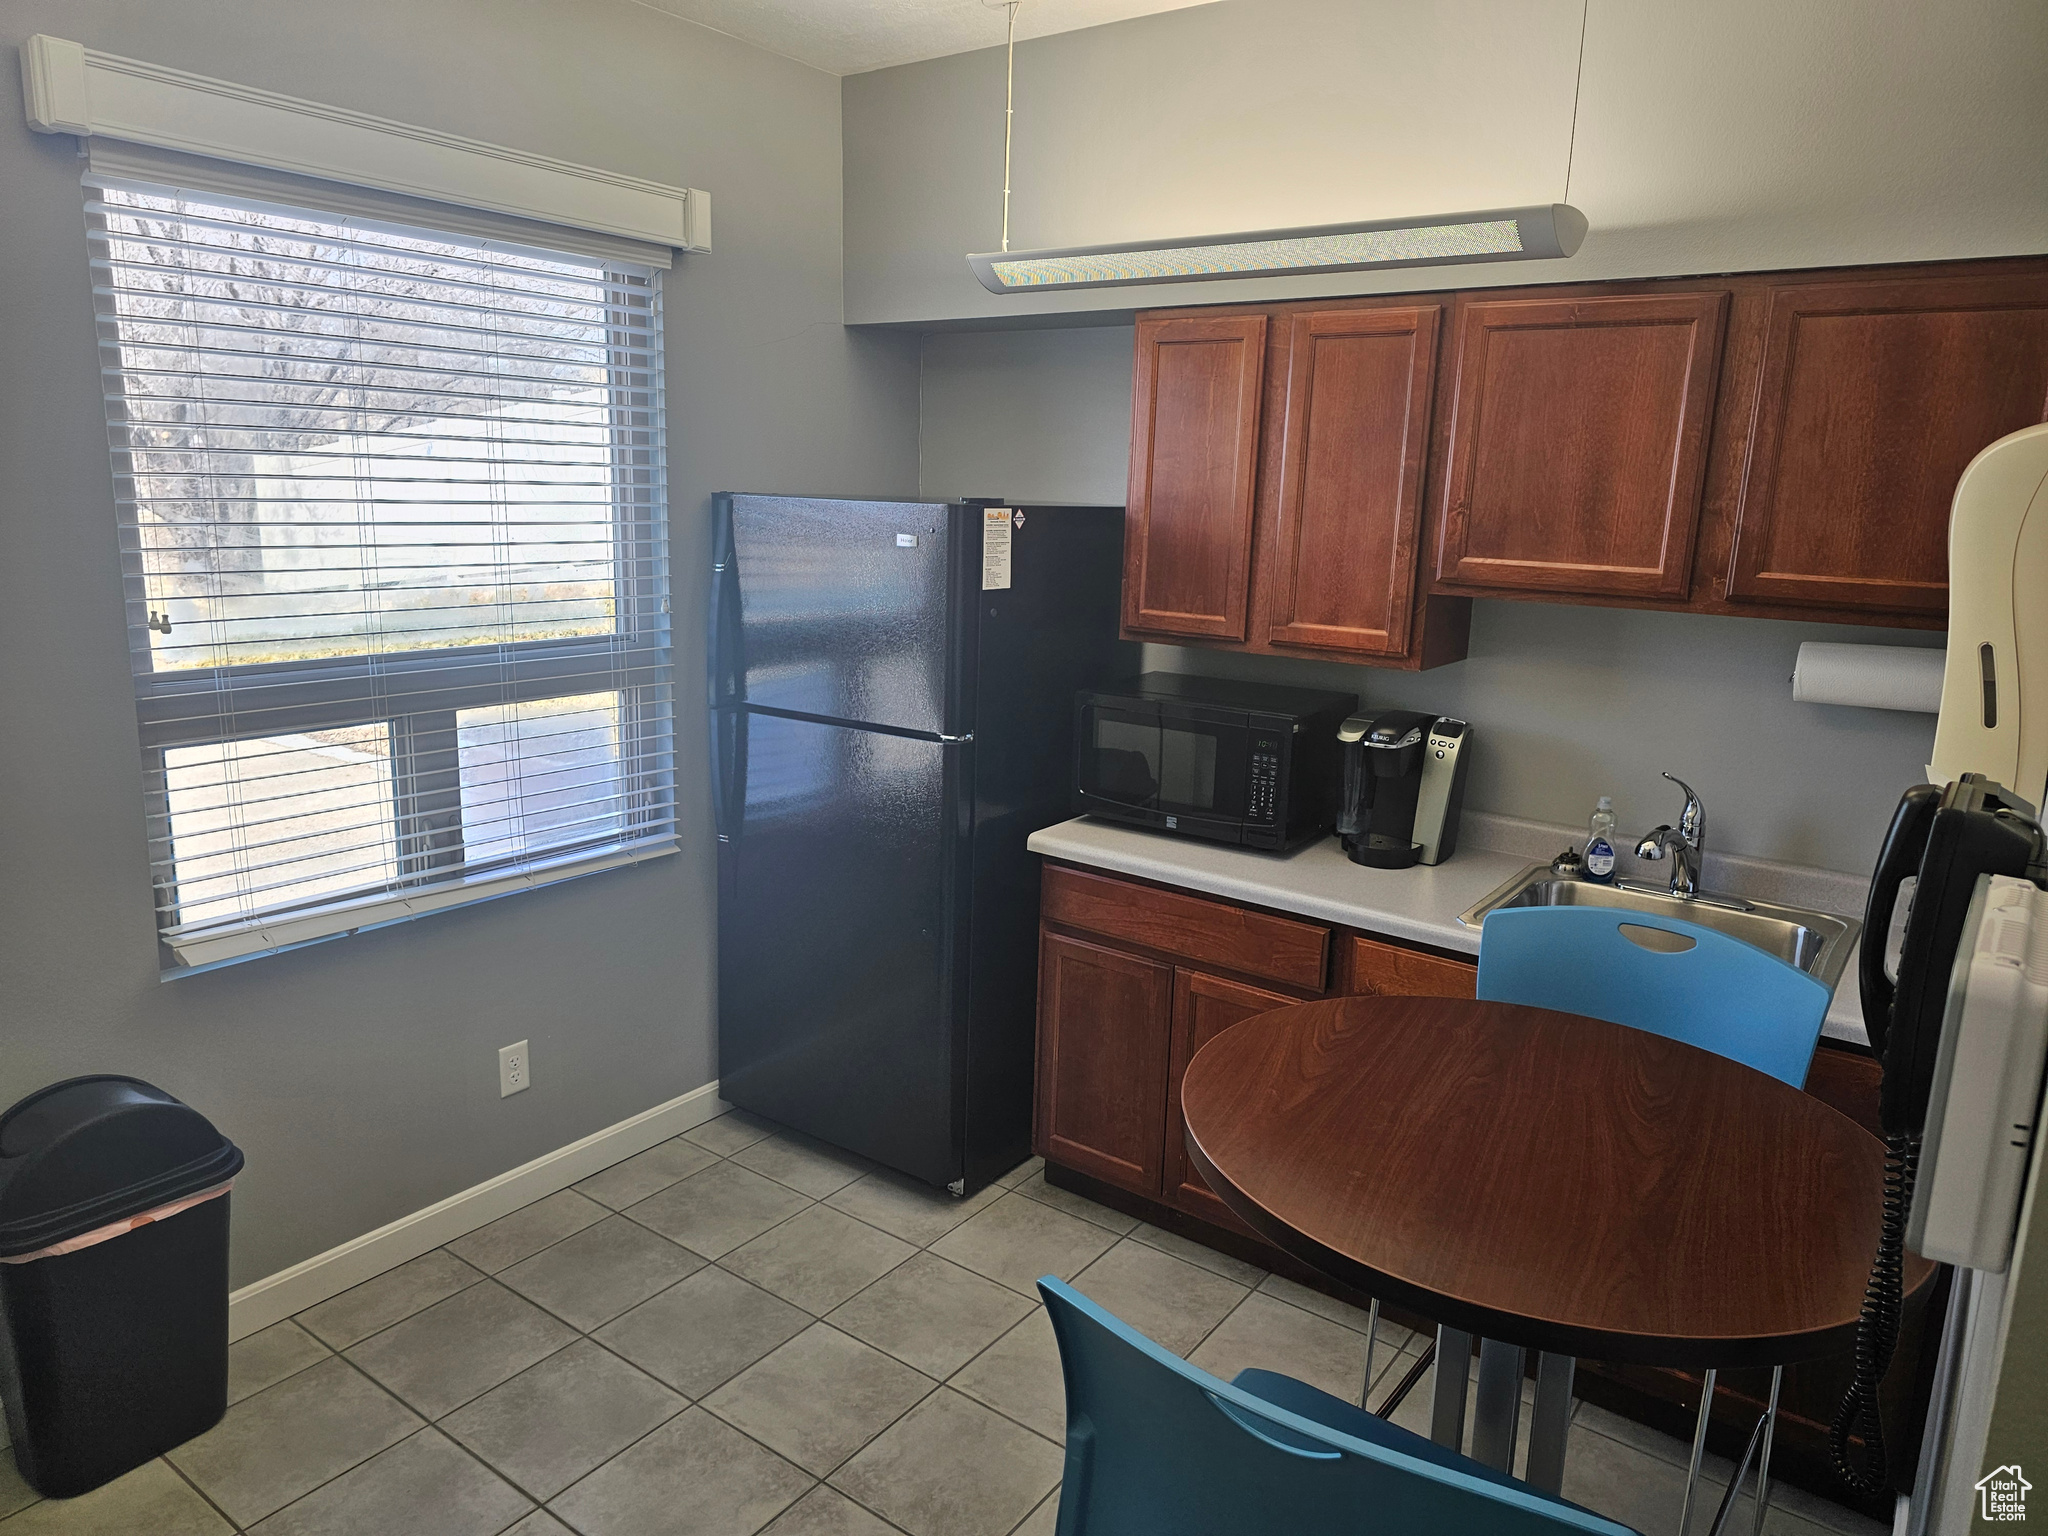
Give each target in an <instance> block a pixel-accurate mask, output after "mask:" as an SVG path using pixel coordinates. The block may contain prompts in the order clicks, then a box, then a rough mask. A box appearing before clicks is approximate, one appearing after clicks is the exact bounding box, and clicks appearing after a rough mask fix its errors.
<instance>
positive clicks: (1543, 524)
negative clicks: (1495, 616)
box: [1436, 291, 1728, 598]
mask: <svg viewBox="0 0 2048 1536" xmlns="http://www.w3.org/2000/svg"><path fill="white" fill-rule="evenodd" d="M1727 308H1728V295H1727V293H1726V292H1724V291H1713V292H1684V293H1672V294H1658V295H1655V296H1637V295H1615V296H1608V297H1586V298H1554V299H1485V300H1476V301H1469V302H1465V303H1463V304H1461V306H1460V308H1459V312H1458V322H1457V339H1456V342H1455V355H1454V359H1453V362H1452V365H1451V371H1452V379H1451V391H1452V393H1451V400H1450V403H1449V407H1448V416H1449V429H1448V446H1447V452H1446V464H1447V467H1446V472H1445V481H1444V491H1443V498H1442V507H1443V512H1442V518H1441V521H1440V525H1439V530H1438V546H1437V563H1436V575H1437V579H1438V580H1439V581H1441V582H1444V583H1446V584H1449V585H1451V586H1453V587H1455V588H1456V589H1458V590H1460V591H1485V590H1488V589H1494V590H1501V591H1505V592H1508V593H1513V594H1521V593H1559V594H1572V593H1587V594H1595V595H1608V596H1620V597H1667V598H1676V597H1683V596H1684V595H1685V593H1686V591H1687V588H1688V586H1689V584H1690V582H1691V576H1692V549H1693V538H1694V534H1695V532H1696V530H1697V527H1698V524H1699V510H1700V487H1701V479H1702V475H1703V472H1704V468H1705V464H1706V445H1707V432H1708V428H1709V427H1710V425H1711V424H1712V421H1713V405H1714V385H1715V379H1716V375H1717V373H1718V371H1719V367H1720V356H1721V332H1722V327H1723V324H1724V320H1725V316H1726V313H1727Z"/></svg>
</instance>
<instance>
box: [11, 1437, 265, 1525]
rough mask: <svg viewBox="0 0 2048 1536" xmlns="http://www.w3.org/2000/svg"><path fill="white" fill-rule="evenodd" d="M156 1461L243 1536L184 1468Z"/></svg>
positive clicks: (163, 1458) (165, 1460)
mask: <svg viewBox="0 0 2048 1536" xmlns="http://www.w3.org/2000/svg"><path fill="white" fill-rule="evenodd" d="M172 1449H173V1450H175V1449H176V1447H175V1446H173V1447H172ZM156 1459H157V1460H158V1461H160V1462H162V1463H163V1464H164V1465H165V1466H167V1467H169V1468H170V1469H171V1476H173V1477H175V1478H177V1479H178V1480H179V1481H181V1482H182V1483H184V1485H185V1486H186V1487H187V1488H190V1489H191V1490H192V1491H193V1492H194V1493H196V1494H198V1495H199V1497H200V1498H201V1499H203V1500H205V1502H206V1507H207V1508H209V1509H211V1510H212V1511H213V1512H214V1513H215V1514H217V1515H219V1516H220V1517H221V1519H223V1520H225V1521H227V1523H228V1527H229V1529H231V1530H233V1531H234V1532H235V1533H236V1536H241V1532H242V1524H241V1522H240V1521H238V1520H237V1519H235V1517H234V1516H233V1515H231V1514H229V1513H228V1512H227V1511H226V1510H224V1509H222V1508H221V1507H220V1505H219V1504H217V1503H215V1502H214V1500H213V1498H212V1497H211V1496H210V1495H208V1493H207V1491H206V1490H205V1489H204V1488H202V1487H200V1486H199V1485H198V1484H197V1483H195V1482H193V1481H192V1479H191V1478H189V1477H187V1476H185V1472H184V1469H183V1468H181V1467H180V1466H179V1465H178V1464H177V1463H176V1462H174V1461H172V1460H171V1458H170V1457H168V1456H159V1457H157V1458H156ZM145 1465H147V1463H145ZM38 1502H41V1501H38ZM28 1507H32V1506H28ZM17 1513H19V1511H17ZM8 1518H9V1519H10V1520H11V1519H13V1518H14V1516H12V1515H9V1516H8Z"/></svg>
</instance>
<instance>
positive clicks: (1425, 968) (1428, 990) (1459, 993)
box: [1344, 935, 1479, 997]
mask: <svg viewBox="0 0 2048 1536" xmlns="http://www.w3.org/2000/svg"><path fill="white" fill-rule="evenodd" d="M1478 986H1479V967H1478V966H1476V965H1474V964H1472V963H1471V962H1470V961H1465V960H1446V959H1445V958H1444V957H1443V956H1441V955H1426V954H1424V953H1422V951H1420V950H1416V949H1403V948H1401V946H1400V945H1398V944H1380V943H1376V942H1374V941H1373V940H1371V939H1361V938H1358V937H1357V936H1356V935H1354V936H1353V937H1352V939H1351V942H1350V943H1349V944H1348V945H1347V946H1345V954H1344V995H1345V996H1346V997H1472V996H1474V995H1476V993H1477V990H1478Z"/></svg>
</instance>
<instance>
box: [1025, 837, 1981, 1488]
mask: <svg viewBox="0 0 2048 1536" xmlns="http://www.w3.org/2000/svg"><path fill="white" fill-rule="evenodd" d="M1041 910H1042V916H1043V920H1044V921H1043V926H1042V928H1041V930H1040V950H1039V953H1040V963H1039V988H1038V1104H1037V1111H1038V1113H1037V1120H1036V1122H1035V1123H1036V1125H1037V1134H1036V1140H1035V1143H1034V1145H1035V1150H1036V1151H1038V1152H1039V1154H1040V1155H1042V1156H1043V1157H1044V1158H1045V1160H1046V1179H1047V1180H1048V1182H1050V1183H1052V1184H1055V1185H1057V1186H1059V1187H1061V1188H1064V1189H1071V1190H1074V1191H1075V1192H1076V1193H1079V1194H1084V1195H1087V1196H1088V1197H1089V1198H1091V1199H1095V1200H1098V1201H1100V1202H1102V1203H1103V1204H1106V1205H1109V1206H1112V1207H1114V1208H1116V1209H1119V1210H1123V1211H1126V1212H1128V1213H1130V1214H1132V1215H1137V1216H1142V1217H1144V1218H1145V1219H1146V1220H1148V1221H1151V1222H1153V1223H1154V1224H1155V1225H1158V1226H1162V1227H1165V1228H1166V1229H1168V1230H1169V1231H1174V1232H1178V1233H1180V1234H1181V1235H1182V1236H1185V1237H1189V1238H1192V1239H1193V1240H1195V1241H1197V1242H1200V1243H1203V1244H1206V1245H1207V1246H1209V1247H1211V1248H1215V1249H1217V1250H1218V1251H1220V1252H1223V1253H1228V1254H1232V1255H1234V1256H1235V1257H1238V1258H1242V1259H1246V1260H1248V1261H1250V1262H1252V1263H1255V1264H1259V1265H1261V1266H1263V1267H1265V1268H1267V1269H1270V1270H1273V1271H1274V1272H1275V1273H1278V1274H1283V1275H1286V1276H1287V1277H1288V1278H1290V1279H1294V1280H1298V1281H1300V1282H1301V1283H1303V1284H1306V1285H1310V1286H1314V1287H1315V1288H1317V1289H1319V1290H1322V1291H1325V1292H1327V1293H1328V1294H1330V1295H1332V1296H1336V1297H1338V1298H1340V1299H1342V1300H1345V1301H1349V1302H1352V1303H1354V1304H1355V1305H1360V1306H1363V1305H1365V1304H1366V1303H1367V1301H1368V1300H1369V1298H1366V1297H1362V1296H1359V1295H1357V1294H1356V1293H1355V1292H1352V1291H1350V1290H1348V1289H1347V1288H1346V1287H1344V1286H1341V1285H1338V1284H1337V1283H1335V1282H1334V1281H1331V1280H1329V1279H1327V1278H1326V1277H1324V1276H1322V1275H1320V1274H1318V1273H1317V1272H1316V1271H1314V1270H1312V1269H1310V1268H1309V1267H1308V1266H1306V1265H1304V1264H1302V1263H1300V1262H1299V1261H1298V1260H1295V1259H1293V1258H1291V1257H1289V1256H1288V1255H1286V1254H1284V1253H1281V1252H1280V1251H1279V1250H1278V1249H1276V1248H1274V1247H1272V1246H1271V1245H1269V1244H1268V1243H1266V1242H1265V1241H1264V1239H1262V1238H1260V1237H1257V1236H1256V1235H1254V1234H1253V1233H1252V1231H1251V1229H1250V1228H1249V1227H1247V1226H1245V1225H1244V1224H1243V1223H1242V1222H1240V1221H1239V1220H1238V1219H1237V1218H1236V1217H1235V1216H1233V1215H1232V1214H1231V1213H1230V1211H1229V1209H1228V1208H1227V1207H1225V1206H1224V1204H1223V1202H1222V1201H1220V1200H1218V1199H1217V1198H1216V1196H1215V1195H1214V1194H1212V1193H1211V1192H1210V1190H1209V1188H1208V1186H1207V1185H1205V1184H1204V1183H1203V1182H1202V1180H1201V1176H1200V1175H1199V1174H1197V1173H1196V1172H1195V1171H1194V1169H1193V1168H1192V1166H1190V1164H1189V1162H1188V1157H1187V1146H1186V1132H1185V1129H1184V1127H1183V1125H1182V1122H1181V1112H1180V1084H1181V1078H1182V1077H1183V1075H1184V1074H1185V1073H1186V1071H1187V1067H1188V1063H1189V1062H1190V1061H1191V1060H1193V1058H1194V1055H1195V1053H1196V1052H1197V1051H1199V1050H1200V1049H1201V1048H1202V1046H1204V1045H1205V1044H1207V1043H1208V1042H1209V1041H1210V1040H1212V1039H1214V1038H1215V1037H1216V1036H1217V1035H1219V1034H1221V1033H1222V1032H1223V1031H1224V1030H1226V1029H1229V1028H1230V1027H1231V1026H1232V1025H1234V1024H1237V1023H1239V1022H1240V1021H1242V1020H1244V1019H1247V1018H1250V1017H1252V1016H1254V1015H1255V1014H1260V1013H1264V1012H1266V1011H1268V1010H1269V1009H1273V1008H1284V1007H1286V1006H1287V1005H1289V1004H1290V1003H1296V1002H1305V1001H1308V1000H1310V999H1313V998H1316V997H1326V996H1336V995H1357V994H1362V993H1374V994H1378V995H1380V996H1409V997H1414V996H1427V997H1470V996H1472V993H1473V988H1474V983H1475V979H1476V976H1477V967H1476V965H1475V964H1474V963H1473V962H1472V961H1471V960H1470V959H1467V958H1465V957H1463V956H1458V955H1447V954H1440V953H1436V952H1433V951H1430V950H1426V949H1422V948H1418V947H1416V946H1413V945H1406V944H1400V943H1395V942H1393V941H1390V940H1387V939H1384V938H1382V937H1379V936H1376V935H1368V934H1362V933H1356V932H1352V931H1350V930H1347V929H1342V928H1334V927H1331V926H1329V925H1327V924H1318V923H1312V922H1308V921H1306V920H1304V919H1302V918H1298V917H1295V916H1292V915H1290V914H1283V913H1273V912H1266V911H1263V910H1261V909H1258V908H1253V907H1246V906H1243V905H1242V904H1239V903H1235V902H1227V901H1220V900H1217V899H1215V898H1213V897H1208V896H1199V895H1196V894H1194V893H1192V892H1188V891H1180V890H1168V889H1165V888H1162V887H1159V886H1156V885H1152V884H1150V883H1148V882H1145V881H1140V880H1129V879H1124V878H1122V877H1118V876H1110V875H1104V874H1102V873H1100V872H1099V871H1093V870H1089V871H1082V870H1076V869H1072V868H1068V867H1064V866H1059V865H1048V866H1047V868H1046V871H1045V901H1044V902H1043V905H1042V909H1041ZM1084 925H1085V926H1084ZM1878 1080H1879V1072H1878V1068H1877V1064H1876V1062H1875V1061H1874V1060H1873V1059H1872V1058H1871V1057H1870V1056H1869V1054H1868V1053H1866V1052H1861V1051H1855V1050H1849V1049H1840V1048H1836V1047H1834V1046H1832V1045H1828V1044H1823V1046H1822V1048H1821V1050H1820V1051H1819V1053H1818V1054H1817V1055H1816V1057H1815V1059H1814V1064H1813V1070H1812V1071H1811V1073H1810V1074H1809V1075H1808V1078H1807V1091H1808V1092H1809V1093H1812V1094H1814V1095H1815V1096H1816V1097H1818V1098H1821V1099H1824V1100H1825V1101H1826V1102H1827V1103H1829V1104H1830V1105H1832V1106H1833V1107H1834V1108H1835V1109H1837V1110H1839V1111H1841V1112H1842V1113H1843V1114H1845V1115H1848V1116H1849V1117H1850V1118H1851V1119H1853V1120H1855V1121H1856V1122H1857V1123H1858V1124H1861V1125H1863V1126H1864V1127H1865V1128H1866V1129H1870V1130H1871V1131H1872V1132H1873V1134H1874V1133H1875V1129H1876V1114H1877V1090H1878ZM1946 1292H1947V1285H1946V1281H1945V1280H1944V1281H1941V1282H1938V1283H1937V1284H1935V1285H1933V1286H1930V1287H1928V1288H1927V1289H1926V1290H1924V1291H1923V1292H1922V1293H1921V1295H1920V1296H1918V1297H1915V1298H1914V1299H1913V1301H1912V1302H1911V1303H1910V1304H1909V1305H1908V1308H1907V1312H1906V1317H1905V1321H1904V1326H1903V1327H1902V1329H1901V1333H1900V1338H1899V1345H1898V1351H1897V1354H1896V1356H1895V1358H1894V1364H1893V1367H1892V1372H1891V1375H1890V1376H1889V1377H1888V1378H1887V1379H1886V1382H1885V1387H1884V1402H1885V1418H1886V1425H1887V1439H1888V1450H1889V1452H1890V1458H1891V1463H1892V1467H1893V1469H1894V1471H1893V1477H1894V1482H1895V1483H1897V1484H1899V1485H1900V1486H1907V1485H1910V1480H1911V1477H1912V1470H1913V1466H1914V1462H1915V1459H1916V1455H1917V1452H1918V1449H1919V1441H1920V1427H1921V1424H1922V1422H1923V1421H1924V1419H1925V1415H1926V1404H1927V1398H1928V1392H1929V1389H1930V1386H1931V1383H1932V1373H1933V1357H1934V1352H1935V1349H1936V1346H1937V1345H1938V1343H1939V1339H1940V1332H1941V1322H1942V1318H1943V1316H1944V1313H1945V1307H1946ZM1388 1315H1390V1316H1392V1317H1393V1318H1394V1319H1395V1320H1396V1321H1398V1322H1402V1323H1404V1324H1406V1325H1407V1326H1409V1327H1414V1328H1428V1327H1431V1326H1432V1324H1431V1323H1430V1320H1429V1319H1427V1318H1422V1317H1416V1316H1409V1315H1405V1314H1403V1313H1401V1312H1398V1311H1395V1312H1390V1313H1389V1314H1388ZM1849 1363H1850V1362H1849V1361H1848V1359H1847V1358H1846V1357H1845V1358H1842V1359H1838V1360H1821V1361H1813V1362H1810V1363H1807V1364H1803V1365H1797V1366H1794V1367H1792V1368H1790V1369H1789V1370H1787V1371H1786V1373H1785V1386H1784V1391H1783V1394H1782V1396H1781V1398H1780V1401H1779V1427H1778V1433H1777V1439H1776V1443H1775V1447H1774V1449H1773V1452H1772V1473H1773V1476H1774V1477H1776V1478H1782V1479H1783V1480H1785V1481H1787V1482H1790V1483H1793V1484H1796V1485H1798V1486H1799V1487H1802V1488H1805V1489H1807V1490H1809V1491H1810V1492H1813V1493H1816V1494H1819V1495H1821V1496H1822V1497H1825V1498H1830V1499H1834V1500H1837V1501H1838V1502H1841V1503H1844V1504H1847V1505H1849V1506H1850V1507H1852V1508H1856V1509H1859V1510H1861V1511H1862V1512H1864V1513H1865V1514H1868V1515H1871V1516H1872V1517H1874V1518H1877V1519H1889V1518H1890V1503H1891V1501H1890V1498H1889V1496H1880V1497H1879V1498H1877V1499H1872V1500H1858V1499H1856V1498H1855V1497H1854V1496H1853V1495H1851V1494H1850V1493H1849V1491H1848V1490H1847V1489H1846V1487H1844V1485H1843V1484H1842V1483H1841V1482H1840V1481H1839V1480H1838V1479H1837V1478H1836V1477H1835V1475H1834V1473H1833V1472H1832V1471H1831V1470H1830V1467H1829V1462H1828V1452H1827V1429H1828V1424H1829V1422H1830V1420H1832V1418H1833V1416H1834V1411H1835V1407H1836V1405H1837V1404H1839V1403H1840V1402H1841V1398H1842V1391H1843V1388H1844V1387H1845V1386H1846V1385H1847V1382H1848V1372H1849ZM1417 1390H1418V1391H1424V1390H1427V1386H1426V1384H1424V1385H1423V1386H1420V1387H1418V1388H1417ZM1576 1390H1577V1393H1578V1395H1579V1396H1580V1397H1581V1398H1583V1399H1585V1400H1586V1401H1587V1402H1590V1403H1593V1404H1596V1405H1598V1406H1600V1407H1602V1408H1606V1409H1609V1410H1610V1411H1612V1412H1615V1413H1619V1414H1621V1415H1623V1416H1625V1417H1627V1418H1630V1419H1634V1420H1636V1421H1638V1422H1640V1423H1644V1424H1648V1425H1650V1426H1652V1427H1654V1428H1656V1429H1660V1430H1663V1431H1665V1432H1666V1433H1668V1434H1672V1435H1677V1436H1679V1437H1681V1438H1687V1439H1689V1438H1690V1436H1691V1434H1692V1422H1693V1420H1692V1415H1693V1413H1694V1410H1695V1409H1696V1408H1697V1406H1698V1403H1699V1382H1698V1379H1697V1378H1696V1377H1694V1376H1692V1375H1689V1374H1687V1373H1686V1372H1683V1371H1672V1370H1659V1369H1655V1368H1652V1367H1647V1366H1629V1365H1609V1364H1605V1363H1603V1362H1600V1361H1595V1360H1582V1361H1580V1362H1579V1370H1578V1376H1577V1387H1576ZM1769 1390H1770V1373H1769V1372H1768V1371H1739V1372H1729V1373H1725V1374H1724V1375H1723V1376H1722V1377H1721V1380H1720V1388H1719V1390H1718V1391H1717V1393H1716V1395H1715V1408H1714V1416H1713V1420H1712V1425H1711V1427H1710V1430H1709V1444H1710V1445H1711V1447H1712V1448H1713V1450H1714V1451H1715V1452H1716V1453H1717V1454H1719V1455H1723V1456H1728V1457H1734V1456H1739V1455H1740V1454H1741V1451H1742V1444H1743V1441H1744V1440H1745V1439H1746V1438H1747V1436H1748V1434H1749V1430H1750V1426H1751V1425H1753V1424H1754V1423H1755V1421H1756V1415H1757V1414H1759V1413H1760V1412H1762V1411H1763V1402H1764V1398H1765V1396H1766V1395H1767V1394H1768V1392H1769Z"/></svg>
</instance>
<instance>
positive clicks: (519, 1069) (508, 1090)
mask: <svg viewBox="0 0 2048 1536" xmlns="http://www.w3.org/2000/svg"><path fill="white" fill-rule="evenodd" d="M532 1086H533V1062H532V1059H531V1058H530V1057H529V1056H528V1055H527V1051H526V1042H525V1041H524V1040H521V1041H520V1042H519V1043H518V1044H517V1045H508V1046H505V1047H503V1048H502V1049H500V1050H499V1052H498V1097H499V1098H501V1099H502V1098H506V1097H509V1096H510V1095H512V1094H515V1093H524V1092H526V1090H527V1089H529V1088H531V1087H532Z"/></svg>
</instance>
